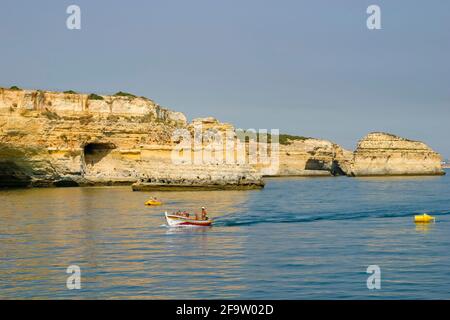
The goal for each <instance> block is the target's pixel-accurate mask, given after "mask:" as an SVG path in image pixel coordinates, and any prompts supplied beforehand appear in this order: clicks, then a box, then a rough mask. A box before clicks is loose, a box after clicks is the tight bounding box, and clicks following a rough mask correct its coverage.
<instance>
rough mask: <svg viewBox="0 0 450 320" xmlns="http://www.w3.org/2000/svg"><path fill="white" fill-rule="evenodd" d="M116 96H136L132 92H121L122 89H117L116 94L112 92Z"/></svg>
mask: <svg viewBox="0 0 450 320" xmlns="http://www.w3.org/2000/svg"><path fill="white" fill-rule="evenodd" d="M114 95H115V96H117V97H128V98H136V96H135V95H134V94H131V93H128V92H123V91H119V92H117V93H116V94H114Z"/></svg>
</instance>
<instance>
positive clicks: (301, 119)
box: [0, 0, 450, 157]
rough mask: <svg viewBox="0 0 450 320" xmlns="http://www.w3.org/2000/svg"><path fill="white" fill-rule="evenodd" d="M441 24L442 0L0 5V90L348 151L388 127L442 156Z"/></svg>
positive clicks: (447, 108) (43, 0)
mask: <svg viewBox="0 0 450 320" xmlns="http://www.w3.org/2000/svg"><path fill="white" fill-rule="evenodd" d="M70 4H77V5H79V6H80V7H81V10H82V29H81V30H79V31H70V30H68V29H67V28H66V24H65V22H66V18H67V16H68V15H67V14H66V12H65V11H66V8H67V6H68V5H70ZM370 4H378V5H379V6H380V7H381V10H382V30H377V31H370V30H368V29H367V28H366V18H367V14H366V8H367V6H368V5H370ZM449 31H450V1H446V0H441V1H439V0H429V1H425V0H423V1H414V0H396V1H392V0H390V1H381V0H371V1H365V0H329V1H325V0H309V1H300V0H293V1H283V0H279V1H275V0H272V1H264V0H240V1H235V0H226V1H225V0H223V1H211V0H202V1H198V0H190V1H186V0H177V1H175V0H161V1H139V0H128V1H112V0H110V1H106V0H96V1H92V0H91V1H87V0H83V1H81V0H73V1H64V0H58V1H56V0H53V1H50V0H40V1H24V0H14V1H13V0H2V4H1V8H0V36H1V37H0V39H1V40H2V41H1V44H0V49H1V50H0V86H11V85H18V86H21V87H23V88H30V89H33V88H39V89H49V90H69V89H72V90H76V91H80V92H87V93H90V92H96V93H102V94H108V93H114V92H116V91H119V90H123V91H128V92H132V93H135V94H137V95H145V96H148V97H150V98H152V99H154V100H156V101H157V102H158V103H160V104H161V105H164V106H167V107H169V108H171V109H174V110H178V111H182V112H184V113H185V114H186V115H187V117H188V118H189V119H192V118H194V117H199V116H215V117H217V118H218V119H219V120H221V121H226V122H231V123H233V124H234V125H235V126H237V127H241V128H267V129H271V128H279V129H280V130H281V131H282V132H286V133H291V134H299V135H306V136H313V137H319V138H327V139H330V140H333V141H335V142H337V143H339V144H342V145H343V146H345V147H347V148H354V146H355V144H356V142H357V140H358V139H360V138H361V137H362V136H364V135H365V134H367V133H368V132H370V131H388V132H392V133H395V134H399V135H402V136H405V137H408V138H412V139H420V140H424V141H425V142H427V143H429V144H430V145H431V146H432V147H433V148H435V149H436V150H437V151H439V152H441V153H442V154H443V155H444V156H445V157H450V136H449V133H450V129H449V127H450V126H449V120H450V63H449V57H450V32H449Z"/></svg>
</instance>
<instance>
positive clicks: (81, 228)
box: [0, 172, 450, 299]
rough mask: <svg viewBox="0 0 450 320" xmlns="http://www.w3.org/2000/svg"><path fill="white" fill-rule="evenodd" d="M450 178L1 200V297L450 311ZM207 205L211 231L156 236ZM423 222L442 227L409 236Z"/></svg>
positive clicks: (74, 191)
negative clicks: (387, 303) (428, 302)
mask: <svg viewBox="0 0 450 320" xmlns="http://www.w3.org/2000/svg"><path fill="white" fill-rule="evenodd" d="M449 174H450V172H448V174H447V176H445V177H421V178H346V177H341V178H289V179H268V180H267V185H266V188H265V189H264V190H261V191H217V192H216V191H209V192H164V193H163V192H159V193H153V194H152V195H155V196H157V197H160V198H161V199H163V200H164V202H165V203H166V204H165V205H164V206H163V207H157V208H148V207H145V206H144V205H143V203H144V202H145V200H147V198H148V197H149V196H150V194H149V193H138V192H136V193H133V192H131V191H130V188H129V187H104V188H69V189H32V190H10V191H0V203H1V207H0V248H1V250H0V298H8V299H14V298H38V299H43V298H82V299H86V298H92V299H98V298H127V299H128V298H157V299H186V298H206V299H213V298H224V299H233V298H242V299H247V298H249V299H376V298H388V299H407V298H413V299H416V298H418V299H428V298H433V299H450V175H449ZM203 205H205V206H207V208H208V209H209V213H210V216H212V217H213V218H215V219H216V225H215V226H214V227H211V228H200V229H169V228H167V227H165V226H164V220H163V217H162V212H163V211H164V210H168V211H172V210H177V209H188V210H197V211H198V210H199V208H200V207H201V206H203ZM422 212H428V213H430V214H433V215H435V216H436V217H437V222H436V223H435V224H430V225H415V224H414V223H413V222H412V216H413V215H414V214H418V213H422ZM69 265H78V266H80V268H81V273H82V274H81V276H82V279H81V281H82V282H81V286H82V289H81V290H68V289H67V288H66V279H67V276H68V275H67V274H66V268H67V267H68V266H69ZM369 265H378V266H379V267H380V268H381V289H380V290H368V289H367V286H366V280H367V277H368V276H369V275H368V274H367V273H366V269H367V267H368V266H369Z"/></svg>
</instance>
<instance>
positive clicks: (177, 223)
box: [165, 212, 213, 227]
mask: <svg viewBox="0 0 450 320" xmlns="http://www.w3.org/2000/svg"><path fill="white" fill-rule="evenodd" d="M165 216H166V221H167V224H168V225H169V227H209V226H210V225H211V224H212V223H213V221H212V220H196V219H192V218H189V217H184V216H180V215H177V214H168V213H167V212H165Z"/></svg>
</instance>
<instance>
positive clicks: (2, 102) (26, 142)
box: [0, 89, 262, 187]
mask: <svg viewBox="0 0 450 320" xmlns="http://www.w3.org/2000/svg"><path fill="white" fill-rule="evenodd" d="M187 127H188V124H187V121H186V117H185V116H184V115H183V114H182V113H179V112H173V111H170V110H167V109H165V108H162V107H160V106H159V105H157V104H155V103H154V102H153V101H151V100H149V99H146V98H138V97H126V96H125V97H123V96H101V97H99V96H96V97H94V99H91V98H89V96H88V95H85V94H64V93H55V92H44V91H28V90H6V89H1V90H0V186H3V187H15V186H16V187H24V186H72V185H91V184H107V185H108V184H117V183H126V184H130V183H133V182H135V181H138V180H141V179H143V180H145V181H152V182H158V183H163V184H167V183H185V182H186V181H188V182H189V183H193V184H198V185H202V184H216V183H223V181H226V182H227V183H230V184H235V185H239V181H241V180H244V181H245V183H246V184H251V183H252V182H255V183H256V184H261V185H262V180H261V176H260V175H259V174H258V173H257V172H256V171H255V170H254V169H253V168H251V167H250V166H245V165H242V166H237V165H233V164H231V165H225V166H221V167H218V166H217V165H204V164H200V165H194V164H186V165H179V164H174V163H173V161H172V158H171V157H172V151H173V148H174V142H173V141H172V134H173V132H174V130H176V129H180V128H187Z"/></svg>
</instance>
